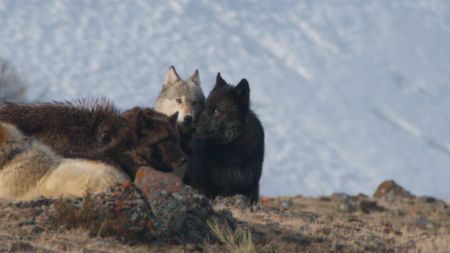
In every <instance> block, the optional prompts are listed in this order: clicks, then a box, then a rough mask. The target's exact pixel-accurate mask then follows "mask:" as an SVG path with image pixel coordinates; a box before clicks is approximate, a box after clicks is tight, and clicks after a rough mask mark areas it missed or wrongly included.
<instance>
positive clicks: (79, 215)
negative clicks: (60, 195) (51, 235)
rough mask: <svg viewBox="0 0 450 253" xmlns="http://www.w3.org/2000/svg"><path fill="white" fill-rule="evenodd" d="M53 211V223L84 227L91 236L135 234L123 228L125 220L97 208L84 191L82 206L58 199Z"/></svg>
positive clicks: (131, 235) (129, 236) (133, 235)
mask: <svg viewBox="0 0 450 253" xmlns="http://www.w3.org/2000/svg"><path fill="white" fill-rule="evenodd" d="M54 207H55V212H54V215H53V217H52V219H53V222H54V223H55V225H62V226H64V227H66V228H68V229H78V228H81V229H84V230H87V231H88V232H89V235H91V236H97V237H99V236H100V237H108V236H120V237H123V238H130V239H134V238H135V237H136V235H135V234H134V233H132V232H130V231H128V230H126V229H124V223H125V220H124V219H122V218H123V217H120V216H119V217H118V216H116V215H114V213H111V212H109V211H107V210H98V209H97V208H96V206H95V202H94V200H93V198H92V194H91V193H90V192H89V191H88V192H86V194H85V196H84V198H83V202H82V206H81V207H76V206H74V205H73V204H72V203H70V202H67V201H65V200H64V199H59V200H57V201H56V202H55V205H54Z"/></svg>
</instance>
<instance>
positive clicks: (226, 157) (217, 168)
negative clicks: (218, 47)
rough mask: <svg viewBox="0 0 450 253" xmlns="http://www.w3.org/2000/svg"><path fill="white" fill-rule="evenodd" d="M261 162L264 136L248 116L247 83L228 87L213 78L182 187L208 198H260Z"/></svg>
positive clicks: (260, 128)
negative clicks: (198, 192) (191, 188)
mask: <svg viewBox="0 0 450 253" xmlns="http://www.w3.org/2000/svg"><path fill="white" fill-rule="evenodd" d="M263 159H264V130H263V127H262V125H261V122H260V121H259V120H258V118H257V117H256V115H255V114H254V113H253V112H252V111H251V110H250V88H249V84H248V82H247V80H246V79H242V80H241V81H240V82H239V84H237V85H236V86H232V85H229V84H227V83H226V82H225V81H224V80H223V79H222V77H221V75H220V73H218V74H217V78H216V84H215V86H214V88H213V90H212V91H211V93H210V94H209V96H208V98H207V99H206V101H205V108H204V110H203V112H202V113H201V115H200V119H199V123H198V127H197V132H196V134H195V135H194V155H193V157H192V158H191V159H190V161H189V166H188V169H187V172H186V175H185V177H184V182H185V183H186V184H188V185H191V186H193V187H195V188H198V189H200V190H202V191H203V192H205V193H206V194H207V195H208V196H210V197H215V196H231V195H235V194H242V195H245V196H246V197H247V198H248V200H249V201H250V202H251V203H256V202H257V201H258V198H259V180H260V178H261V171H262V165H263Z"/></svg>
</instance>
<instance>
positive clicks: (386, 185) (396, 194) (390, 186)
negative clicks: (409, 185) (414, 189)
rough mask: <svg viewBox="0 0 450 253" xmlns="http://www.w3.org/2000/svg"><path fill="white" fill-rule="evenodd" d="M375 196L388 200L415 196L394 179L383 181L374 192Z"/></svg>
mask: <svg viewBox="0 0 450 253" xmlns="http://www.w3.org/2000/svg"><path fill="white" fill-rule="evenodd" d="M373 197H374V198H377V199H385V200H388V201H395V200H400V199H412V198H415V196H414V195H413V194H411V193H410V192H408V191H407V190H405V189H404V188H403V187H401V186H400V185H398V184H397V183H396V182H395V181H393V180H387V181H384V182H383V183H381V184H380V185H379V186H378V188H377V190H376V191H375V193H374V194H373Z"/></svg>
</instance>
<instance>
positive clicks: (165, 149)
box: [0, 100, 187, 179]
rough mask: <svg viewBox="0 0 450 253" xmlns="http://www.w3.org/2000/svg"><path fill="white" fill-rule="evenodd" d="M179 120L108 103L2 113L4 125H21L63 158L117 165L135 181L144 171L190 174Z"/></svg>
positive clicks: (14, 107)
mask: <svg viewBox="0 0 450 253" xmlns="http://www.w3.org/2000/svg"><path fill="white" fill-rule="evenodd" d="M176 119H177V115H173V116H172V117H170V118H169V117H167V116H165V115H164V114H161V113H158V112H155V111H154V110H152V109H150V108H137V107H136V108H133V109H130V110H128V111H126V112H124V113H121V112H120V111H119V110H118V109H117V108H116V107H115V106H114V105H113V104H112V103H110V102H108V101H106V100H96V101H83V100H82V101H80V102H78V103H69V102H65V103H43V104H16V103H5V104H4V105H3V106H1V107H0V121H4V122H8V123H11V124H14V125H16V126H17V128H18V129H19V130H20V131H21V132H22V133H23V134H25V135H27V136H33V137H35V138H37V139H38V140H39V141H41V142H43V143H44V144H47V145H49V146H50V147H51V148H53V149H54V150H55V151H56V152H57V153H59V154H60V155H62V156H63V157H67V158H86V159H92V160H99V161H103V162H106V163H109V164H113V165H116V166H119V167H120V168H122V170H123V171H124V172H125V173H126V174H127V175H128V176H129V177H130V178H131V179H134V177H135V173H136V171H137V169H138V168H139V167H141V166H152V167H154V168H156V169H158V170H161V171H172V170H175V171H184V170H185V166H186V162H187V158H186V156H185V154H184V153H183V151H182V150H181V148H180V146H179V140H178V133H177V130H176V128H175V125H176ZM180 173H181V174H182V172H180ZM180 173H178V174H180Z"/></svg>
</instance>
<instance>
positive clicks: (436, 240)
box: [408, 234, 450, 253]
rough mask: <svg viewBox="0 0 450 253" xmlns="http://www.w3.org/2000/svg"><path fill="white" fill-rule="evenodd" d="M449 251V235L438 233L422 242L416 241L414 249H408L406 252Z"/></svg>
mask: <svg viewBox="0 0 450 253" xmlns="http://www.w3.org/2000/svg"><path fill="white" fill-rule="evenodd" d="M413 252H417V253H428V252H433V253H450V236H449V235H448V234H447V235H445V234H444V235H438V236H436V237H432V238H429V239H427V240H424V241H422V242H418V243H417V244H416V248H415V249H414V250H411V251H409V252H408V253H413Z"/></svg>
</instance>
